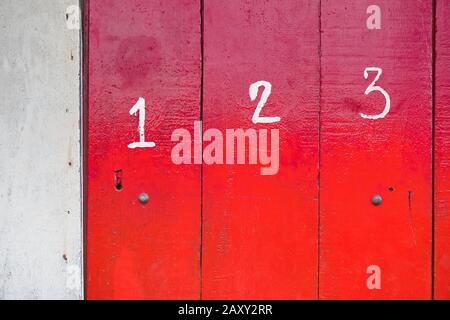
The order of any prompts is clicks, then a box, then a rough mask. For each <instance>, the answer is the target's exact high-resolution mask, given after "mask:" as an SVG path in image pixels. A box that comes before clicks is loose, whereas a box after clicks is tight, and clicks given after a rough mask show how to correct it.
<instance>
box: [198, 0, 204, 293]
mask: <svg viewBox="0 0 450 320" xmlns="http://www.w3.org/2000/svg"><path fill="white" fill-rule="evenodd" d="M203 1H204V0H200V121H201V124H202V125H201V128H202V129H201V133H200V135H201V139H202V140H201V141H202V148H201V155H202V161H201V163H200V261H199V263H200V300H203V76H204V39H203V37H204V8H203V6H204V2H203Z"/></svg>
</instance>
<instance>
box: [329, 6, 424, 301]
mask: <svg viewBox="0 0 450 320" xmlns="http://www.w3.org/2000/svg"><path fill="white" fill-rule="evenodd" d="M371 4H373V1H359V0H346V1H332V0H322V14H321V16H322V94H321V124H320V126H321V143H320V154H321V168H320V177H321V181H320V188H321V191H320V197H321V211H320V298H322V299H346V298H351V299H393V298H401V299H406V298H417V299H429V298H431V279H432V277H431V221H432V220H431V203H432V202H431V197H432V193H431V191H432V190H431V181H432V180H431V178H432V170H431V168H432V166H431V132H432V130H431V124H432V121H431V114H432V112H431V110H432V108H431V66H432V60H431V59H432V47H431V45H432V41H431V40H432V39H431V27H432V7H431V1H400V0H389V1H387V0H379V1H377V2H376V4H377V5H379V6H380V8H381V13H382V24H381V29H379V30H369V29H368V28H367V27H366V19H367V18H368V17H369V15H368V14H366V9H367V7H368V6H369V5H371ZM366 67H380V68H382V69H383V73H382V76H381V78H380V80H379V81H378V82H377V85H379V86H381V87H383V88H384V89H385V90H386V91H387V92H388V93H389V95H390V97H391V110H390V112H389V113H388V115H387V116H386V117H385V118H383V119H378V120H369V119H363V118H362V117H361V116H360V113H361V112H363V113H366V114H378V113H380V112H381V111H382V110H383V108H384V105H385V100H384V98H383V95H381V94H380V93H377V92H373V93H370V94H369V95H367V96H366V95H364V92H365V90H366V88H367V87H368V86H369V84H370V83H371V82H372V81H373V79H374V76H375V74H374V73H373V72H371V73H369V77H368V79H367V80H366V79H364V77H363V72H364V70H365V68H366ZM375 194H379V195H381V197H382V198H383V202H382V203H381V205H379V206H375V205H373V204H372V203H371V198H372V197H373V196H374V195H375ZM370 265H377V266H379V267H380V268H381V289H380V290H376V289H375V290H369V289H368V287H367V285H366V281H367V279H368V277H369V275H368V274H367V273H366V270H367V267H368V266H370Z"/></svg>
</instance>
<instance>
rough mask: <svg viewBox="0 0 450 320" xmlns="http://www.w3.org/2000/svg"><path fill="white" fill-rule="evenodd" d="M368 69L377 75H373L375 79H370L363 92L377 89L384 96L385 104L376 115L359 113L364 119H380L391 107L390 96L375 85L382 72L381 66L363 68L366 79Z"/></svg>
mask: <svg viewBox="0 0 450 320" xmlns="http://www.w3.org/2000/svg"><path fill="white" fill-rule="evenodd" d="M370 71H374V72H376V73H377V75H376V76H375V79H374V80H373V81H372V83H371V84H370V85H369V86H368V87H367V89H366V91H365V92H364V94H365V95H368V94H369V93H371V92H372V91H379V92H381V93H382V94H383V96H384V98H385V99H386V104H385V106H384V110H383V112H382V113H380V114H377V115H367V114H364V113H361V117H363V118H364V119H371V120H376V119H382V118H384V117H386V115H387V114H388V113H389V110H390V108H391V98H390V97H389V94H388V93H387V92H386V91H385V90H384V89H383V88H381V87H379V86H376V85H375V84H376V82H377V81H378V80H379V79H380V77H381V74H382V73H383V70H382V69H381V68H377V67H368V68H366V69H365V70H364V79H366V80H367V79H368V78H369V72H370Z"/></svg>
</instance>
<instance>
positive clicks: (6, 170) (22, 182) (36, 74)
mask: <svg viewBox="0 0 450 320" xmlns="http://www.w3.org/2000/svg"><path fill="white" fill-rule="evenodd" d="M77 4H78V1H68V0H63V1H57V2H55V1H51V0H43V1H38V2H35V1H25V0H17V1H12V0H5V1H1V2H0V30H2V32H1V33H0V43H1V46H0V65H1V72H0V87H1V90H0V100H1V103H2V106H1V107H0V127H1V128H2V134H1V136H0V146H1V150H2V156H1V157H0V182H1V185H2V188H1V190H0V208H1V213H0V228H1V232H0V234H1V235H0V300H3V299H80V298H82V296H83V291H82V269H81V245H82V240H81V237H82V230H81V199H80V197H81V188H80V171H81V170H80V168H81V164H80V127H79V119H80V97H79V92H80V55H79V51H80V31H79V30H80V28H79V20H78V24H77V23H76V22H77V21H75V20H77V17H75V16H78V17H79V8H78V7H77ZM70 6H72V8H71V10H67V9H69V7H70ZM66 12H67V14H68V16H67V21H66ZM30 13H32V14H30ZM66 23H67V25H66Z"/></svg>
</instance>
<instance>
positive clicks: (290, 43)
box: [203, 0, 320, 299]
mask: <svg viewBox="0 0 450 320" xmlns="http://www.w3.org/2000/svg"><path fill="white" fill-rule="evenodd" d="M318 9H319V1H294V0H286V1H283V3H282V5H280V4H279V3H278V2H276V1H225V2H224V1H218V0H212V1H205V7H204V16H205V24H204V50H205V53H204V54H205V60H204V114H203V115H204V128H205V130H206V129H210V128H217V129H219V130H221V131H222V132H225V130H226V129H237V128H242V129H244V130H247V129H249V128H254V129H256V130H258V129H279V135H280V169H279V172H278V174H276V175H271V176H262V175H260V166H259V165H248V164H246V165H212V166H208V165H204V166H203V217H204V222H203V225H204V228H203V230H204V232H203V297H204V298H205V299H281V298H286V299H288V298H289V299H300V298H305V299H313V298H316V297H317V176H318V107H319V105H318V102H319V101H318V97H319V74H320V73H319V60H318V46H319V27H318V26H319V11H318ZM260 80H265V81H269V82H270V83H271V84H272V94H271V95H270V97H269V98H268V102H267V104H266V105H265V107H264V109H263V111H262V113H261V115H262V116H280V117H281V121H280V122H279V123H273V124H258V125H253V123H252V121H251V119H252V115H253V112H254V110H255V108H256V104H257V102H258V101H259V99H260V97H261V92H262V89H260V92H259V94H258V98H257V99H256V101H251V100H250V97H249V86H250V84H252V83H254V82H256V81H260ZM246 153H247V154H248V146H247V148H246Z"/></svg>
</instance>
